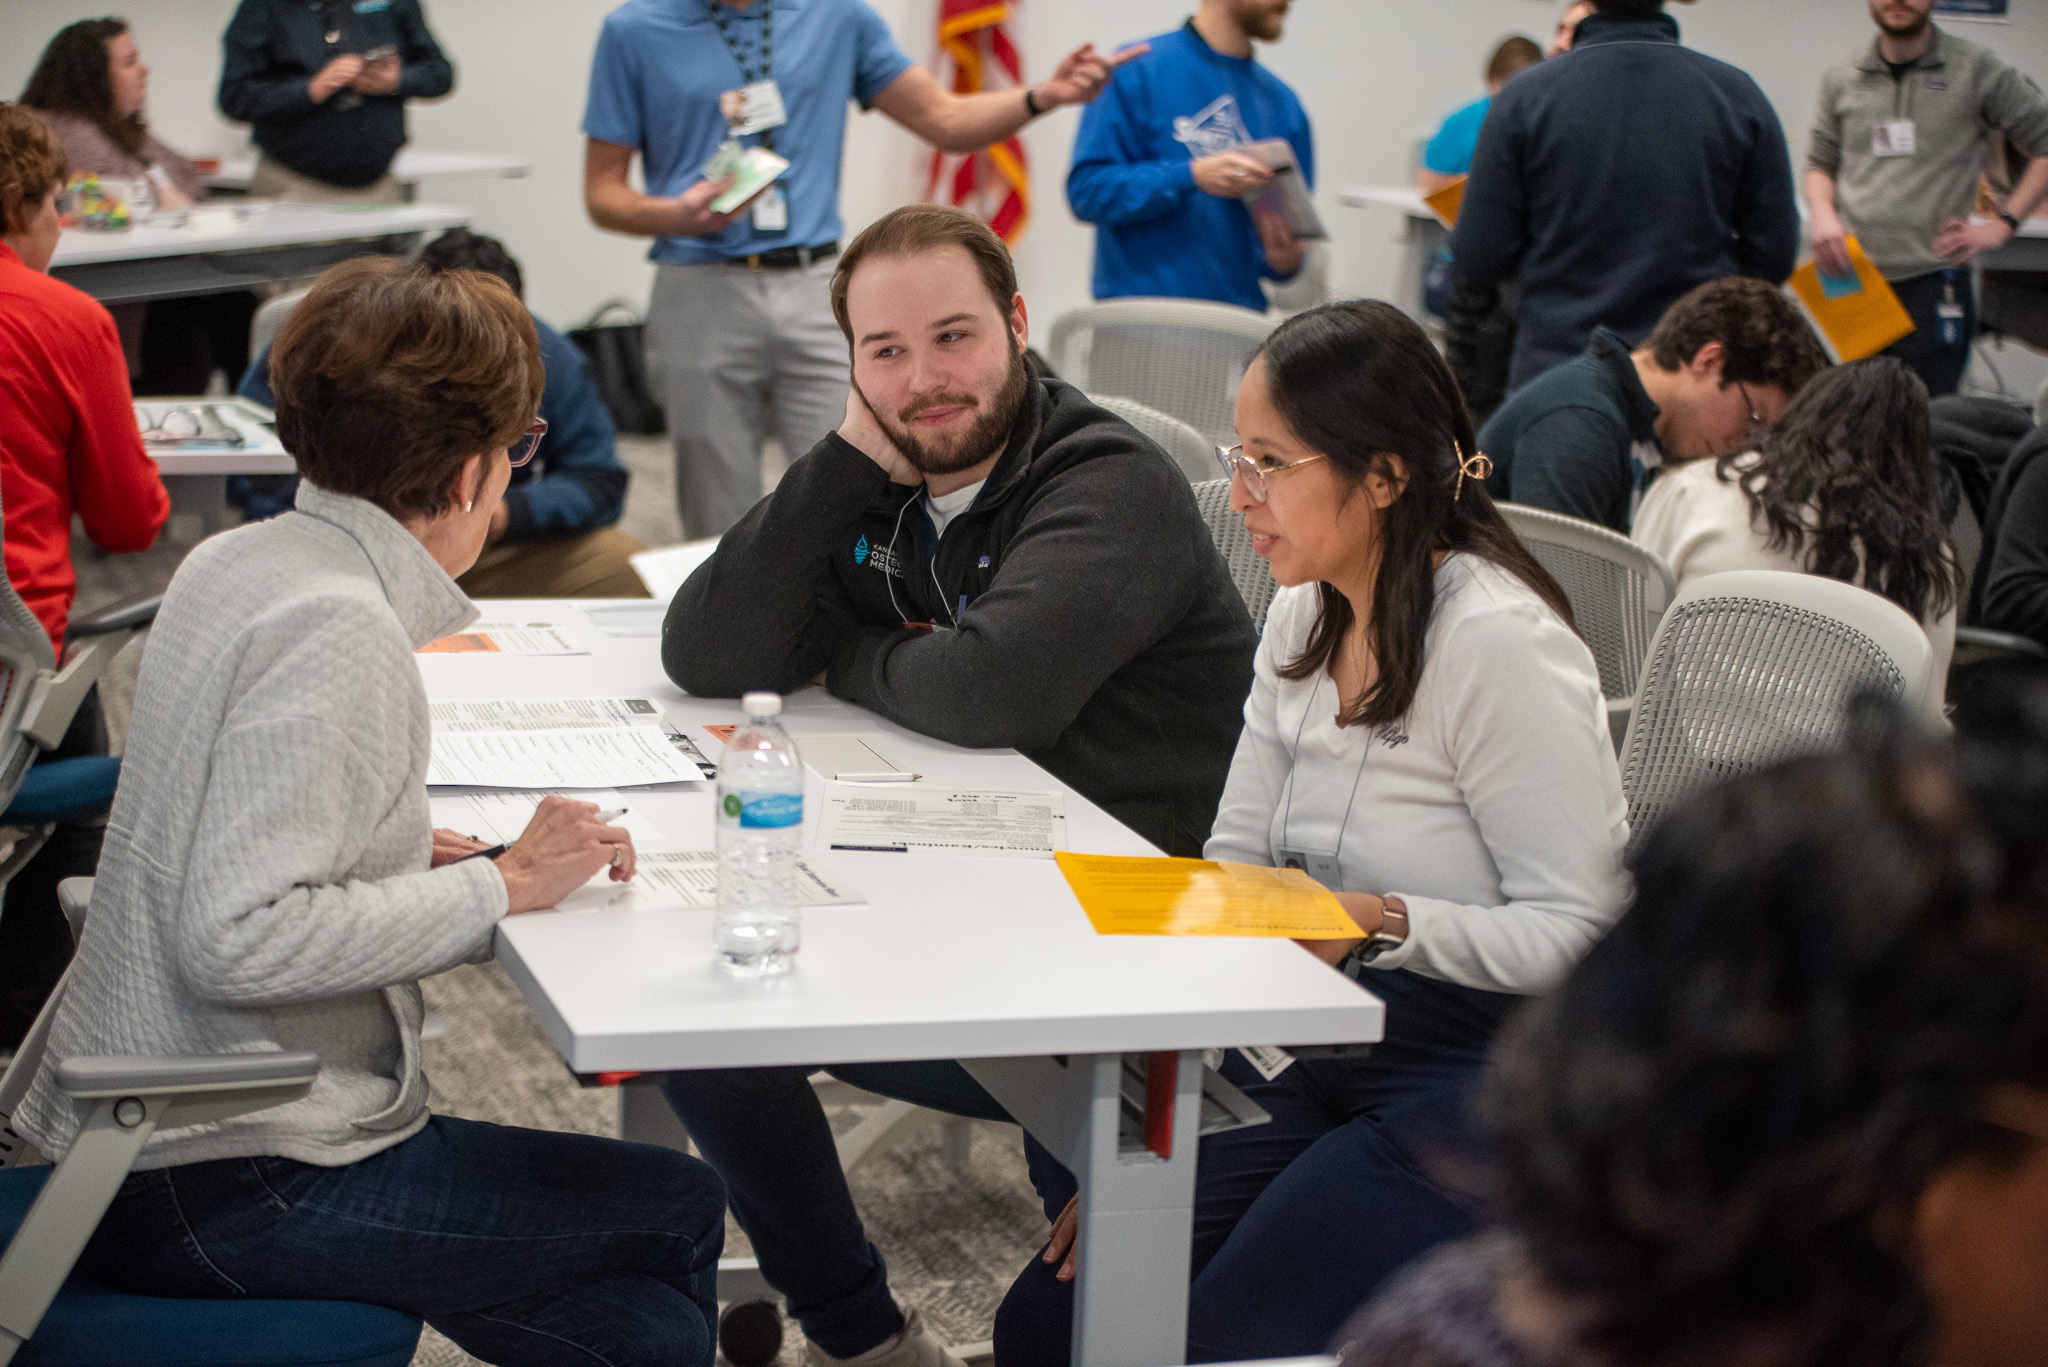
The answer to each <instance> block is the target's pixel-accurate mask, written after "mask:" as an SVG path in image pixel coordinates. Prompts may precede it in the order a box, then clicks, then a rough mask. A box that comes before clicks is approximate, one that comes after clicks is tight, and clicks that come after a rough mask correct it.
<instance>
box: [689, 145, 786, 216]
mask: <svg viewBox="0 0 2048 1367" xmlns="http://www.w3.org/2000/svg"><path fill="white" fill-rule="evenodd" d="M788 169H789V159H788V158H787V157H778V156H776V155H775V154H774V153H773V152H771V151H769V150H768V149H767V148H765V147H742V146H740V145H739V144H738V143H737V142H722V143H720V144H719V145H718V150H717V151H716V152H714V153H712V155H711V160H710V161H708V162H706V163H705V165H704V179H706V180H723V179H725V178H726V177H727V176H731V177H732V178H733V182H732V188H731V189H729V190H727V191H726V192H725V193H724V194H722V195H720V196H718V198H716V199H714V200H712V201H711V211H712V212H713V213H717V214H729V213H731V212H732V211H733V210H735V209H737V208H739V207H740V206H741V205H743V204H745V203H746V202H747V201H748V200H750V199H752V198H753V197H754V196H755V195H758V194H760V193H761V192H762V191H763V190H765V189H767V188H768V187H769V186H770V185H773V184H774V183H775V182H776V180H778V179H779V178H780V177H781V176H782V173H783V172H785V171H787V170H788Z"/></svg>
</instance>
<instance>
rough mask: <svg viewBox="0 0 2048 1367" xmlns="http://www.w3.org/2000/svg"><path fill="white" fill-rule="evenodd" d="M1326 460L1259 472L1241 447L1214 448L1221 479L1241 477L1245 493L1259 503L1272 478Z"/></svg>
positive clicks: (1313, 458) (1310, 461)
mask: <svg viewBox="0 0 2048 1367" xmlns="http://www.w3.org/2000/svg"><path fill="white" fill-rule="evenodd" d="M1328 459H1329V457H1328V456H1309V457H1307V458H1306V459H1303V460H1297V461H1295V462H1293V463H1292V464H1289V465H1276V466H1274V467H1273V468H1272V469H1270V470H1261V469H1260V468H1259V467H1258V465H1257V464H1256V463H1254V462H1253V460H1252V458H1251V457H1250V456H1248V455H1246V454H1245V453H1244V447H1243V446H1242V445H1238V446H1219V447H1217V448H1216V463H1217V464H1218V465H1221V466H1222V467H1223V477H1224V478H1225V479H1235V478H1237V476H1239V475H1243V476H1244V487H1245V492H1246V493H1249V494H1250V495H1251V496H1252V497H1253V498H1255V499H1257V500H1258V501H1259V502H1261V503H1264V502H1265V501H1266V481H1267V480H1269V479H1271V478H1272V477H1273V476H1275V475H1284V474H1286V473H1287V472H1288V471H1289V470H1299V469H1300V468H1301V467H1302V466H1304V465H1314V464H1315V463H1316V462H1317V461H1319V460H1328Z"/></svg>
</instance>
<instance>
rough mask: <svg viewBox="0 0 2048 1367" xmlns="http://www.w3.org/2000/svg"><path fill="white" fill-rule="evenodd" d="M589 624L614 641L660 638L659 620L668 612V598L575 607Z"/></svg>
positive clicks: (660, 622) (660, 621)
mask: <svg viewBox="0 0 2048 1367" xmlns="http://www.w3.org/2000/svg"><path fill="white" fill-rule="evenodd" d="M576 610H577V611H578V612H580V613H582V614H583V616H584V618H585V620H587V621H588V622H589V623H590V625H592V626H594V627H596V628H597V629H598V630H599V631H601V632H603V633H604V634H605V635H607V636H609V637H611V638H612V639H613V640H615V641H641V640H659V639H661V624H662V621H663V619H665V618H666V617H667V616H668V604H667V602H665V601H664V602H659V603H657V602H646V603H592V604H590V605H589V606H587V607H579V608H578V609H576Z"/></svg>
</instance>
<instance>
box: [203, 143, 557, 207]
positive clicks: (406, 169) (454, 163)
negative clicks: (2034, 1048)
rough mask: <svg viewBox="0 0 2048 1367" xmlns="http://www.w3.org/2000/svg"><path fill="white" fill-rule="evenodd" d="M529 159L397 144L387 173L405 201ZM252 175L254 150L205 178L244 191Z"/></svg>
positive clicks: (501, 175)
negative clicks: (444, 183) (431, 184)
mask: <svg viewBox="0 0 2048 1367" xmlns="http://www.w3.org/2000/svg"><path fill="white" fill-rule="evenodd" d="M532 171H533V163H531V162H529V161H528V160H527V159H526V158H525V157H520V156H514V155H513V154H512V153H510V152H437V151H434V150H432V149H429V148H416V147H401V148H399V149H398V155H397V157H395V158H393V159H392V162H391V174H392V176H393V177H395V178H396V179H397V181H398V183H399V184H400V185H401V186H403V187H404V189H405V197H406V199H407V200H408V201H410V200H411V199H412V198H413V195H414V194H415V193H416V192H417V190H418V189H419V187H420V185H421V184H422V183H424V182H428V181H440V180H516V179H518V178H520V177H522V176H526V175H529V174H531V173H532ZM255 178H256V154H255V153H254V152H244V153H242V154H241V155H239V156H233V157H223V158H222V159H221V163H220V169H219V170H218V171H215V172H214V173H213V174H212V175H210V176H208V177H207V178H206V183H207V184H208V185H209V186H211V187H212V188H213V189H216V190H227V191H229V192H231V193H232V192H242V193H246V192H247V191H248V189H249V184H250V182H251V181H253V180H254V179H255Z"/></svg>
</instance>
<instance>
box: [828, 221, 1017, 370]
mask: <svg viewBox="0 0 2048 1367" xmlns="http://www.w3.org/2000/svg"><path fill="white" fill-rule="evenodd" d="M941 247H964V248H966V249H967V255H968V256H969V257H970V258H971V259H972V260H973V262H974V268H975V269H976V270H978V271H980V272H981V283H982V284H984V285H986V286H988V292H989V295H990V297H992V298H993V299H994V300H995V301H996V309H997V310H998V311H999V312H1000V313H1001V314H1002V315H1003V316H1004V317H1006V318H1007V317H1008V316H1009V314H1010V301H1011V300H1013V299H1015V298H1016V297H1017V265H1016V263H1015V262H1014V261H1012V260H1010V249H1009V248H1008V247H1005V246H1004V245H1003V239H1001V238H1000V237H997V236H996V234H995V230H994V229H993V228H990V227H989V226H988V224H986V223H983V222H982V221H981V220H980V219H978V218H976V217H975V216H974V215H973V214H970V213H968V212H967V211H966V210H965V209H956V208H954V207H953V206H952V205H950V204H906V205H904V206H903V207H902V208H900V209H895V210H892V211H891V212H889V213H886V214H884V215H882V216H881V217H880V218H878V219H876V220H875V221H874V222H873V223H870V224H869V225H868V226H867V227H865V228H863V229H861V233H860V236H859V237H856V238H854V239H853V244H852V245H851V246H849V247H848V248H847V249H846V250H845V251H844V252H842V253H840V256H839V267H838V269H836V270H834V271H833V272H832V316H833V317H835V318H837V319H838V320H839V330H840V331H841V332H843V333H845V334H846V342H847V345H848V346H851V345H853V322H852V320H851V319H849V318H848V317H847V316H846V291H847V289H848V288H849V287H850V286H851V285H852V284H853V273H854V271H856V270H858V269H859V268H860V263H861V262H863V261H865V260H867V259H868V258H869V257H871V256H917V255H920V254H922V253H924V252H930V251H937V250H938V249H939V248H941Z"/></svg>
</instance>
